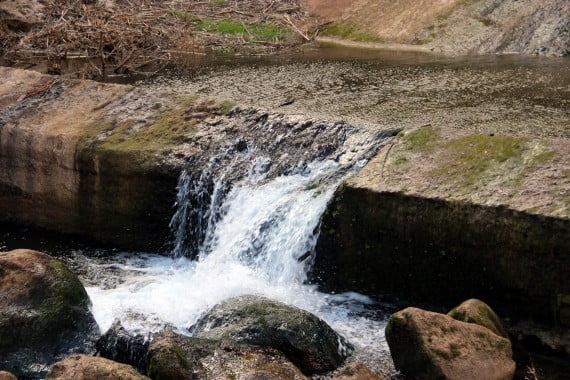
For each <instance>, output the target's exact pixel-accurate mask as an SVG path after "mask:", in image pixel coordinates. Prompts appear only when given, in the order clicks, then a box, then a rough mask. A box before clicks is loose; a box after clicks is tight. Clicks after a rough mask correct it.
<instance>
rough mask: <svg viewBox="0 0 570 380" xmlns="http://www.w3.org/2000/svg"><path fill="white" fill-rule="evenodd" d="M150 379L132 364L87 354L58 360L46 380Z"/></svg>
mask: <svg viewBox="0 0 570 380" xmlns="http://www.w3.org/2000/svg"><path fill="white" fill-rule="evenodd" d="M69 379H74V380H93V379H97V380H116V379H121V380H149V378H148V377H146V376H143V375H141V374H140V373H138V372H137V371H135V369H134V368H133V367H131V366H128V365H126V364H120V363H117V362H114V361H112V360H108V359H104V358H99V357H95V356H87V355H73V356H69V357H67V358H66V359H65V360H62V361H60V362H57V363H55V364H54V366H53V367H52V368H51V369H50V371H49V373H48V374H47V377H46V380H69Z"/></svg>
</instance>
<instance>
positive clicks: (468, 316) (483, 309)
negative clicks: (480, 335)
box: [447, 298, 509, 339]
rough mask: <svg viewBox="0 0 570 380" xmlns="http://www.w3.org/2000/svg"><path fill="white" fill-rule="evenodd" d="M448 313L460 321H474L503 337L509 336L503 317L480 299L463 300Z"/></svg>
mask: <svg viewBox="0 0 570 380" xmlns="http://www.w3.org/2000/svg"><path fill="white" fill-rule="evenodd" d="M447 315H449V316H450V317H451V318H453V319H457V320H458V321H462V322H467V323H474V324H476V325H479V326H483V327H486V328H488V329H489V330H491V331H492V332H494V333H495V334H497V335H499V336H502V337H503V338H507V339H508V338H509V334H508V333H507V330H505V328H504V327H503V323H502V322H501V318H499V316H498V315H497V314H495V312H494V311H493V309H491V307H490V306H489V305H487V304H486V303H485V302H483V301H479V300H478V299H474V298H472V299H469V300H467V301H465V302H463V303H462V304H461V305H459V306H457V307H455V308H454V309H453V310H451V311H450V312H449V313H447Z"/></svg>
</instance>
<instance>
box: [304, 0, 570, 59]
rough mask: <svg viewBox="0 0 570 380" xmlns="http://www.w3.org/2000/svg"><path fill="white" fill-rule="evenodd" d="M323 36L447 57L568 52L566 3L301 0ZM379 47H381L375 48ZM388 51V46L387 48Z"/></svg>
mask: <svg viewBox="0 0 570 380" xmlns="http://www.w3.org/2000/svg"><path fill="white" fill-rule="evenodd" d="M306 4H307V7H308V9H309V10H310V11H311V12H312V13H313V14H315V15H317V16H320V17H321V20H322V22H329V23H330V24H328V25H327V26H326V27H325V29H324V30H323V33H322V34H323V35H327V36H331V37H337V38H341V39H348V40H355V41H364V42H371V43H377V44H378V43H380V44H382V43H400V44H410V45H416V46H419V47H421V48H424V49H429V50H432V51H436V52H444V53H447V54H453V55H457V54H495V53H502V54H504V53H523V54H541V55H554V56H563V55H568V54H570V51H569V49H570V4H569V3H568V2H567V1H566V0H524V1H521V0H507V1H501V0H469V1H465V0H421V1H416V0H405V1H390V0H380V1H378V0H374V1H371V0H359V1H351V0H335V1H332V2H331V1H329V0H306ZM379 47H381V45H379ZM388 47H389V46H388Z"/></svg>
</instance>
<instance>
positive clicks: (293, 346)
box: [193, 296, 352, 375]
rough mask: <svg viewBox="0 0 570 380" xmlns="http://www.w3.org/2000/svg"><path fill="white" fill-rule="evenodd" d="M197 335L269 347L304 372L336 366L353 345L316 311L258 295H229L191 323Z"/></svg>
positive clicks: (328, 369) (332, 368)
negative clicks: (193, 324)
mask: <svg viewBox="0 0 570 380" xmlns="http://www.w3.org/2000/svg"><path fill="white" fill-rule="evenodd" d="M193 332H194V333H195V334H196V336H198V337H200V338H206V339H214V340H220V339H222V340H230V341H235V342H239V343H247V344H254V345H257V346H262V347H272V348H275V349H277V350H279V351H281V352H283V353H284V354H285V355H287V357H288V358H289V359H290V360H291V361H292V362H293V363H295V364H296V365H297V366H298V367H299V368H301V370H302V371H303V372H304V373H305V374H309V375H310V374H314V373H323V372H327V371H332V370H334V369H336V368H338V367H339V366H340V365H341V364H342V363H343V361H344V360H345V359H346V357H347V356H348V355H349V354H350V353H351V352H352V346H351V345H350V344H349V343H348V342H346V341H345V339H344V338H343V337H341V336H340V335H338V334H337V333H336V332H335V331H334V330H333V329H332V328H331V327H330V326H329V325H327V324H326V322H324V321H323V320H321V319H319V318H318V317H316V316H315V315H313V314H311V313H309V312H307V311H304V310H301V309H298V308H296V307H291V306H287V305H285V304H283V303H280V302H276V301H272V300H270V299H267V298H263V297H258V296H242V297H236V298H231V299H228V300H226V301H224V302H222V303H221V304H219V305H217V306H215V307H214V308H212V309H211V310H210V311H209V312H208V313H207V314H206V315H205V316H204V317H203V318H202V319H201V320H200V321H199V322H198V323H197V324H196V325H195V326H194V327H193Z"/></svg>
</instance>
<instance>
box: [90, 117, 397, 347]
mask: <svg viewBox="0 0 570 380" xmlns="http://www.w3.org/2000/svg"><path fill="white" fill-rule="evenodd" d="M319 128H320V127H319ZM334 133H335V136H336V135H337V134H338V129H337V130H335V131H334ZM281 138H282V137H281ZM339 141H341V143H339V144H338V146H336V147H335V149H326V154H322V152H320V153H319V154H316V155H313V156H311V157H310V159H307V155H305V154H300V155H298V156H297V157H289V159H285V158H283V155H282V154H281V153H280V151H279V150H277V151H276V152H272V153H276V154H271V155H270V154H268V152H267V150H266V149H265V150H264V149H263V147H262V146H261V145H260V144H255V143H250V144H248V148H247V149H239V150H231V149H227V147H224V149H221V150H220V151H219V152H217V153H216V154H214V155H212V157H210V159H209V160H208V161H207V162H206V163H205V164H204V165H202V167H203V168H204V169H203V170H202V171H198V170H195V168H196V166H195V165H190V164H189V165H188V167H187V169H186V170H184V171H182V173H181V174H180V178H179V182H178V195H177V200H176V205H175V206H176V210H175V212H174V215H173V217H172V221H171V224H170V226H171V228H172V231H173V240H174V242H173V250H172V255H171V257H163V256H157V255H150V254H149V255H142V254H137V255H136V256H129V255H126V256H125V257H124V259H123V260H122V262H121V263H116V262H115V263H114V264H113V267H112V269H113V270H120V271H122V272H121V280H120V281H121V283H120V284H118V285H116V286H112V287H110V288H107V289H105V288H101V287H89V288H87V290H88V292H89V295H90V296H91V299H92V300H93V304H94V314H95V317H96V319H97V321H98V323H99V324H100V325H101V327H102V329H106V328H108V327H109V326H110V325H111V323H112V322H113V320H114V319H116V318H119V319H120V320H121V322H122V323H123V325H124V326H125V327H126V328H128V329H131V330H136V331H139V332H152V331H158V330H160V329H161V328H163V326H165V325H168V326H170V327H174V328H175V329H177V330H178V331H179V332H180V333H183V334H188V333H189V331H188V328H189V327H191V326H192V325H193V324H194V323H195V322H196V321H197V320H198V319H199V318H200V316H201V315H202V314H203V313H204V312H205V311H207V310H208V309H209V308H211V307H212V306H214V305H215V304H217V303H219V302H221V301H223V300H224V299H227V298H230V297H234V296H239V295H246V294H258V295H262V296H266V297H268V298H271V299H275V300H278V301H281V302H285V303H287V304H290V305H295V306H297V307H300V308H302V309H305V310H308V311H311V312H313V313H315V314H317V315H318V316H320V317H321V318H323V319H325V320H326V321H327V322H328V323H329V324H331V326H333V328H336V329H337V330H338V331H339V332H341V333H342V334H344V335H346V336H347V338H348V339H349V340H351V341H352V342H353V343H354V344H356V345H357V347H358V346H359V343H360V346H362V347H368V348H367V349H368V350H376V351H377V356H378V355H380V356H381V355H384V354H386V355H387V353H386V352H387V351H386V348H385V343H383V342H384V337H383V323H384V322H383V320H382V318H381V317H380V318H371V317H370V315H371V313H372V314H373V313H374V311H372V309H369V308H368V306H367V305H368V304H370V303H372V301H371V300H370V299H368V298H367V297H365V296H362V295H358V294H355V293H348V294H343V295H329V294H324V293H321V292H319V291H317V289H316V286H314V285H310V284H307V275H308V271H309V270H310V267H311V264H312V261H313V260H312V259H313V255H314V248H315V245H316V240H317V237H318V227H319V221H320V217H321V215H322V213H323V212H324V210H325V208H326V206H327V203H328V202H329V201H330V199H331V197H332V196H333V193H334V191H335V189H336V188H337V186H338V185H339V184H340V183H341V182H342V180H343V179H344V178H346V177H347V176H348V175H350V174H351V173H353V172H355V171H356V170H358V169H359V168H361V167H362V166H363V165H364V164H365V163H366V161H367V159H369V158H370V157H371V155H373V154H374V153H375V152H376V151H377V150H378V149H379V147H380V146H381V145H382V144H383V143H384V142H385V141H386V138H385V137H384V136H382V135H368V134H366V133H348V134H347V135H346V136H345V137H343V138H342V139H340V140H339ZM290 145H291V144H288V145H287V146H290ZM299 149H300V150H301V151H305V150H306V147H303V146H301V145H299ZM289 153H290V154H291V151H290V152H289ZM299 157H302V158H303V159H299ZM102 270H105V268H103V269H102Z"/></svg>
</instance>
